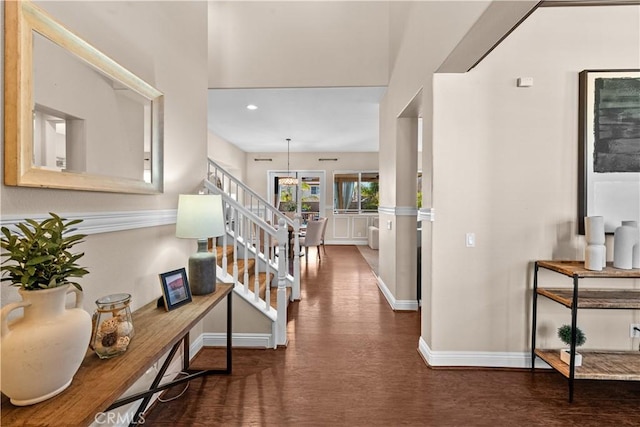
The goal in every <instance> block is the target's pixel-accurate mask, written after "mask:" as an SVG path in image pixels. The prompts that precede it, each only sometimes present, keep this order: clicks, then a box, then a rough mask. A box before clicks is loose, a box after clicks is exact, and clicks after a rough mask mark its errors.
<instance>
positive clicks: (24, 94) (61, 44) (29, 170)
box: [4, 1, 164, 194]
mask: <svg viewBox="0 0 640 427" xmlns="http://www.w3.org/2000/svg"><path fill="white" fill-rule="evenodd" d="M4 5H5V62H4V67H5V68H4V75H5V82H4V112H5V135H4V138H5V139H4V143H5V148H4V150H5V151H4V166H5V168H4V183H5V185H10V186H26V187H42V188H59V189H71V190H86V191H104V192H118V193H138V194H157V193H161V192H162V191H163V154H162V146H163V133H164V131H163V126H164V125H163V114H164V112H163V110H164V108H163V103H164V97H163V94H162V93H161V92H160V91H159V90H157V89H156V88H154V87H152V86H151V85H149V84H148V83H146V82H145V81H143V80H142V79H140V78H139V77H137V76H136V75H135V74H133V73H131V72H130V71H128V70H127V69H125V68H124V67H122V66H121V65H119V64H118V63H117V62H115V61H114V60H112V59H111V58H109V57H108V56H107V55H105V54H104V53H102V52H100V51H99V50H97V49H96V48H94V47H93V46H91V45H90V44H89V43H87V42H86V41H85V40H83V39H81V38H80V37H78V36H77V35H76V34H74V33H73V32H71V31H70V30H68V29H67V28H65V27H64V26H63V25H62V24H61V23H59V22H58V21H56V20H55V19H54V18H53V17H51V16H50V15H48V14H47V13H46V12H45V11H43V10H42V9H40V8H39V7H37V6H36V5H34V4H33V3H31V2H30V1H7V2H4Z"/></svg>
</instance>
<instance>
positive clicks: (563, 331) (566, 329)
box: [558, 325, 587, 366]
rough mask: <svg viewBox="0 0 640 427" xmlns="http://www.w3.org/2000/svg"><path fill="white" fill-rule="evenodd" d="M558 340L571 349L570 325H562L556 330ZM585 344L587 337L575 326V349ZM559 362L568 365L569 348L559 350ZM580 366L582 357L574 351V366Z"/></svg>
mask: <svg viewBox="0 0 640 427" xmlns="http://www.w3.org/2000/svg"><path fill="white" fill-rule="evenodd" d="M558 338H560V340H561V341H562V342H563V343H565V344H566V345H568V346H569V347H571V325H562V326H560V327H559V328H558ZM585 342H587V337H586V335H585V334H584V332H582V330H581V329H580V328H578V327H577V326H576V347H580V346H581V345H583V344H584V343H585ZM560 360H562V361H563V362H564V363H566V364H569V363H570V362H571V348H566V349H562V350H560ZM581 365H582V355H581V354H580V353H578V352H577V351H576V363H575V366H581Z"/></svg>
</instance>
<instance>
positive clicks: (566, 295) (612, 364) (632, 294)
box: [531, 261, 640, 402]
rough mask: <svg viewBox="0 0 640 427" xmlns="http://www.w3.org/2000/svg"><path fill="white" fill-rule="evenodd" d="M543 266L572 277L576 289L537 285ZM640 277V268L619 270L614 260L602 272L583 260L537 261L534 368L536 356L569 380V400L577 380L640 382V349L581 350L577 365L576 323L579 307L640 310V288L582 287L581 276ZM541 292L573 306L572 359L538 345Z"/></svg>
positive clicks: (533, 317)
mask: <svg viewBox="0 0 640 427" xmlns="http://www.w3.org/2000/svg"><path fill="white" fill-rule="evenodd" d="M540 268H543V269H546V270H550V271H554V272H556V273H560V274H562V275H564V276H567V277H571V278H572V279H573V288H541V287H538V270H539V269H540ZM586 278H601V279H604V278H607V279H614V278H618V279H640V269H633V270H620V269H616V268H613V267H612V266H611V263H608V265H607V266H606V267H605V268H604V269H603V270H601V271H592V270H587V269H585V268H584V263H583V262H581V261H536V263H535V270H534V276H533V315H532V327H531V370H532V371H533V370H534V369H535V359H536V356H538V357H540V358H541V359H542V360H544V361H545V362H547V363H548V364H549V365H550V366H551V367H552V368H553V369H555V370H556V371H558V372H560V373H561V374H562V375H564V376H565V377H566V378H567V379H568V380H569V402H572V401H573V382H574V380H575V379H592V380H620V381H640V352H638V351H580V353H582V354H583V355H584V357H583V360H582V366H580V367H576V366H575V351H576V325H577V323H578V321H577V316H578V309H629V310H638V309H640V289H633V288H588V289H580V288H579V286H578V283H579V281H580V279H586ZM538 295H540V296H543V297H546V298H549V299H551V300H552V301H555V302H557V303H559V304H562V305H563V306H565V307H567V308H569V309H571V328H572V329H571V331H572V337H571V338H572V340H571V359H570V363H569V364H568V365H567V364H566V363H564V362H562V361H561V360H560V355H559V351H560V350H559V349H557V350H555V349H554V350H547V349H545V350H543V349H537V348H536V328H537V314H538V309H537V307H538V304H537V302H538Z"/></svg>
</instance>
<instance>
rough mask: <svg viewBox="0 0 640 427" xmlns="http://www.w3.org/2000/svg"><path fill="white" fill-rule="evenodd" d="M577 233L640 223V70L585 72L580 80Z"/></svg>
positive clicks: (608, 231) (610, 230)
mask: <svg viewBox="0 0 640 427" xmlns="http://www.w3.org/2000/svg"><path fill="white" fill-rule="evenodd" d="M579 81H580V83H579V105H578V108H579V114H580V115H579V120H578V121H579V129H578V138H579V141H578V146H579V163H578V169H579V176H578V228H579V232H580V234H584V217H585V216H596V215H597V216H603V217H604V220H605V232H606V233H613V231H614V230H615V229H616V227H618V226H620V223H621V221H623V220H634V221H639V220H640V70H585V71H582V72H581V73H580V78H579Z"/></svg>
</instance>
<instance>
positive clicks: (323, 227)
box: [318, 217, 329, 255]
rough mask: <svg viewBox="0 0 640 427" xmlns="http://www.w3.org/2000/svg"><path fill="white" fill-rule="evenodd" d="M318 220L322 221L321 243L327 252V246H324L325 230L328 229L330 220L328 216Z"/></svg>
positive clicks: (325, 252)
mask: <svg viewBox="0 0 640 427" xmlns="http://www.w3.org/2000/svg"><path fill="white" fill-rule="evenodd" d="M318 221H322V237H321V239H320V241H321V243H320V245H321V246H322V252H324V254H325V255H326V254H327V248H325V247H324V232H325V231H327V223H328V222H329V221H328V219H327V218H326V217H324V218H318Z"/></svg>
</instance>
